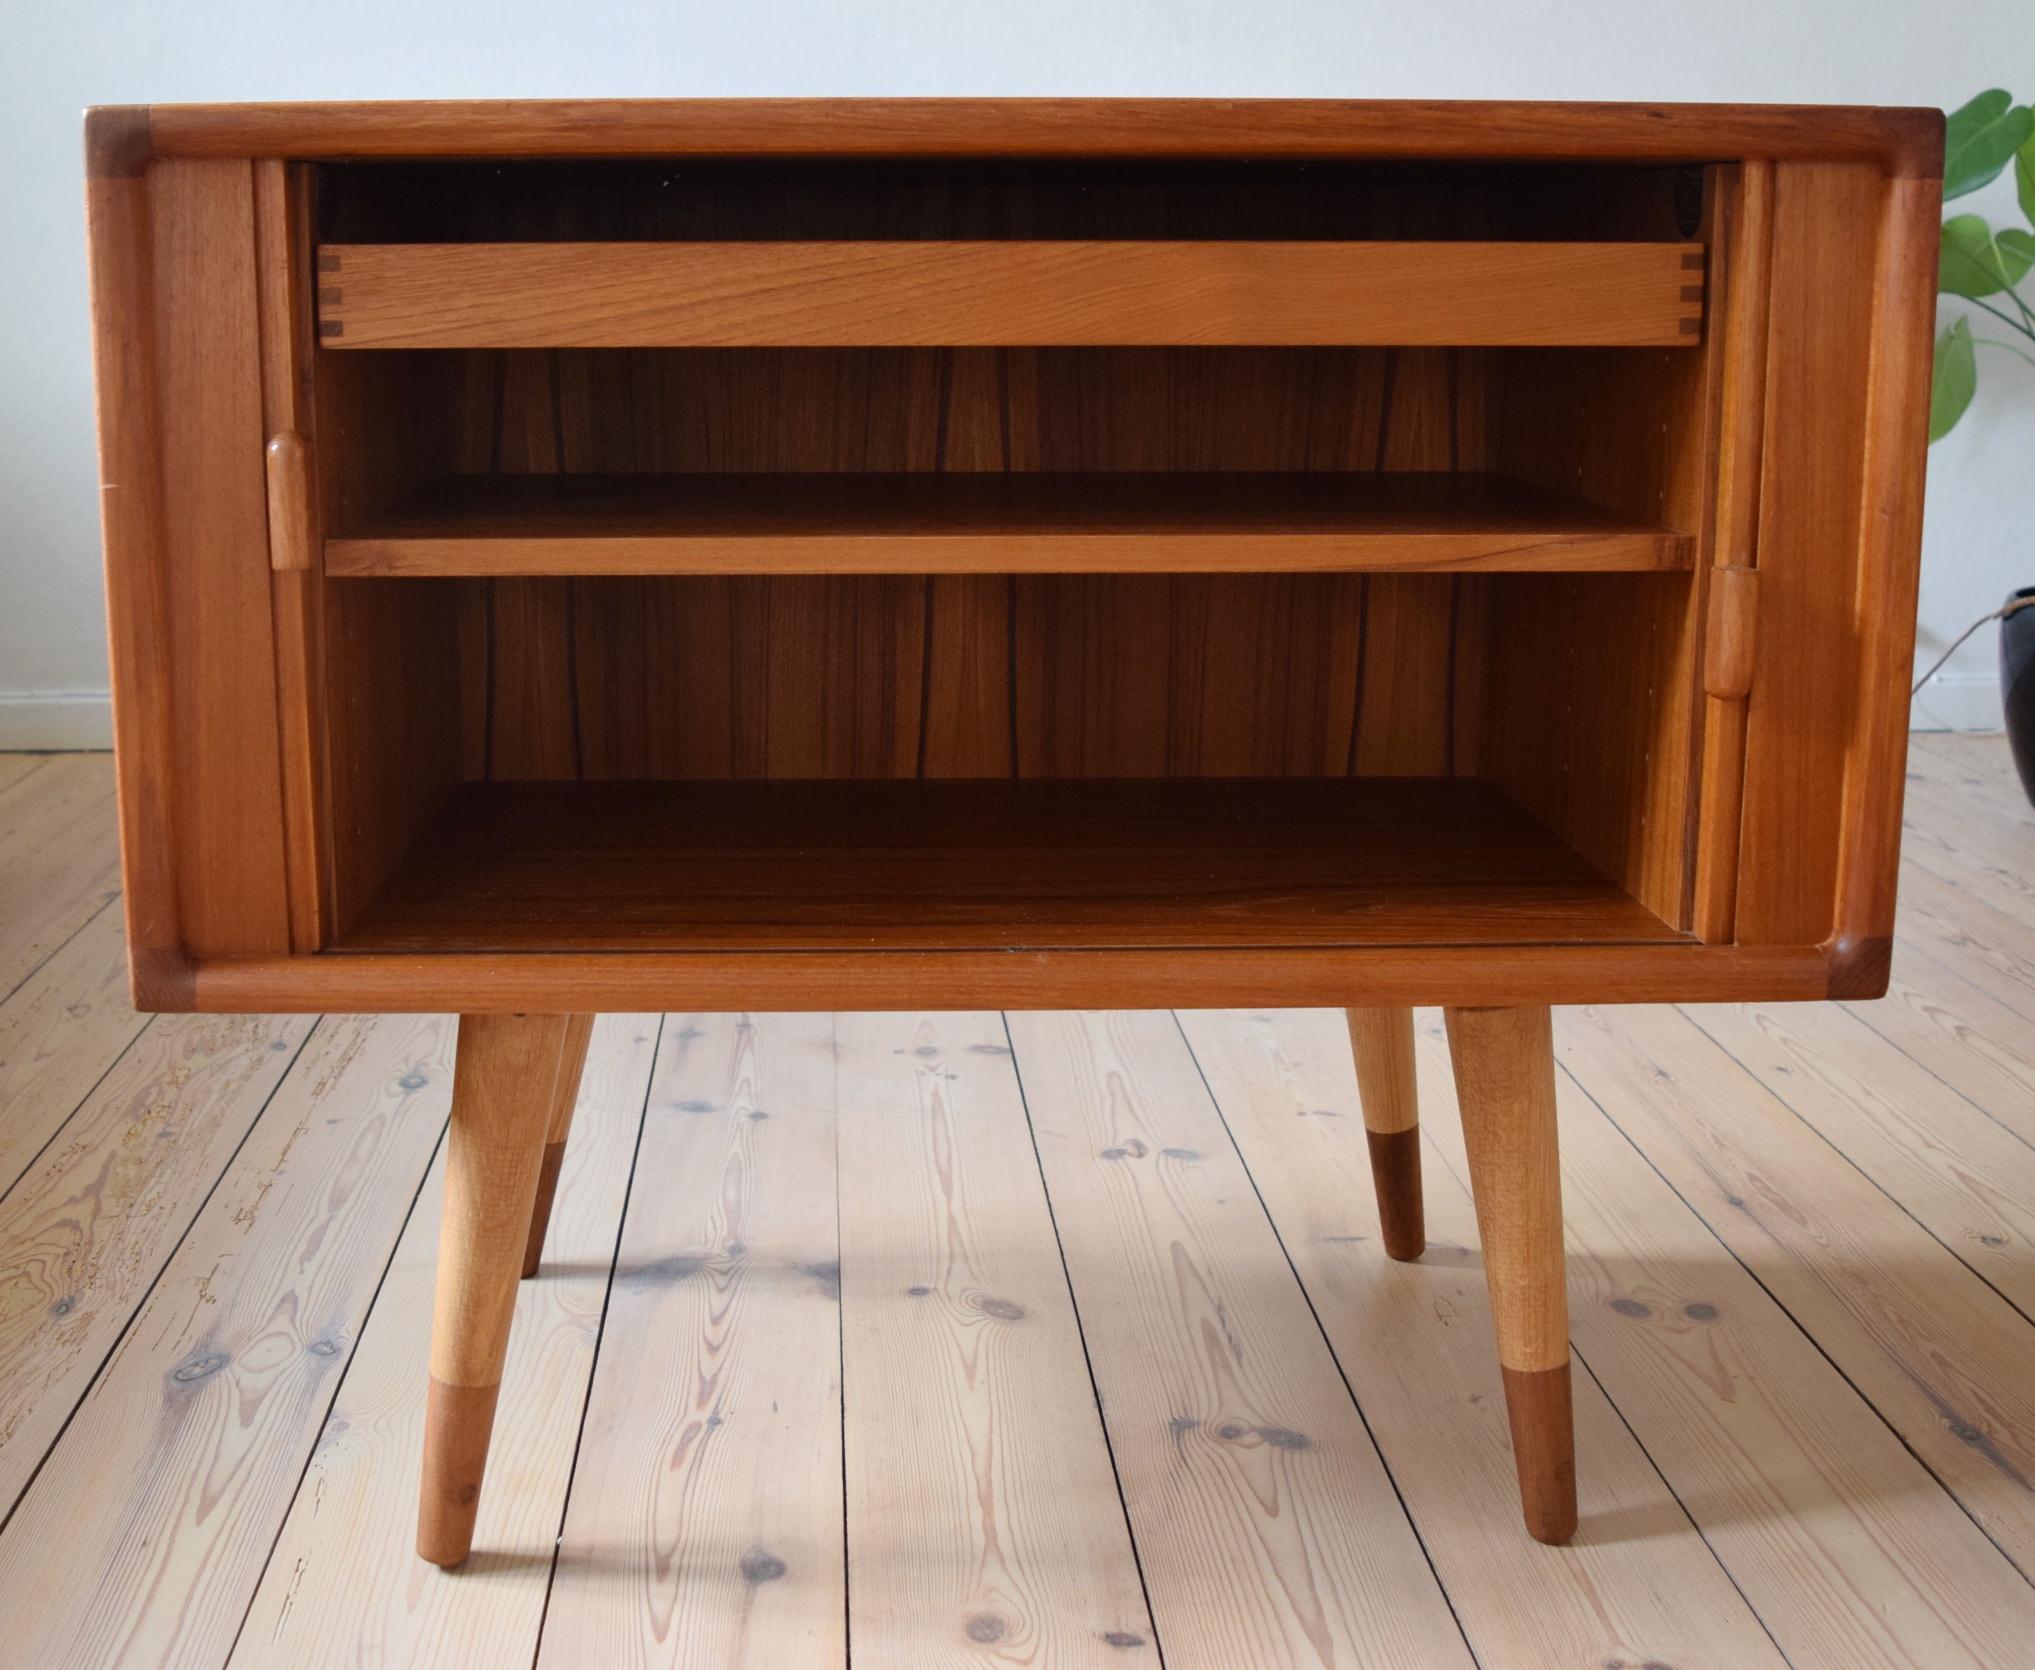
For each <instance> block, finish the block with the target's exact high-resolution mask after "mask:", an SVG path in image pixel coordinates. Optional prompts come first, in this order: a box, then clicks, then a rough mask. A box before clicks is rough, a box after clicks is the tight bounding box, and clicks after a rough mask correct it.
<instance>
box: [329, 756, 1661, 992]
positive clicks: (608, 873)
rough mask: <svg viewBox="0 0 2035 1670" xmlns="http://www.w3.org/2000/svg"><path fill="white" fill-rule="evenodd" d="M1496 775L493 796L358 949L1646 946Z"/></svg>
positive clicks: (455, 825) (383, 898) (448, 830)
mask: <svg viewBox="0 0 2035 1670" xmlns="http://www.w3.org/2000/svg"><path fill="white" fill-rule="evenodd" d="M1677 937H1678V936H1677V935H1675V934H1674V933H1673V932H1671V931H1670V930H1669V929H1668V928H1666V927H1665V926H1664V925H1662V924H1661V923H1660V922H1659V921H1658V920H1657V919H1656V918H1654V917H1653V916H1651V915H1650V914H1648V913H1647V912H1646V911H1644V910H1642V909H1641V908H1640V907H1639V906H1638V905H1636V904H1634V903H1633V902H1632V900H1630V899H1629V898H1627V897H1626V896H1625V895H1624V894H1623V893H1621V892H1620V891H1619V890H1618V889H1617V888H1616V887H1615V886H1613V885H1612V884H1611V883H1610V882H1608V881H1606V880H1605V879H1604V878H1603V877H1601V876H1599V875H1597V874H1596V873H1595V872H1594V871H1592V870H1591V869H1590V867H1589V866H1588V865H1587V864H1584V863H1583V862H1581V861H1580V860H1579V859H1577V858H1576V857H1575V856H1574V854H1572V853H1570V852H1569V851H1568V850H1567V849H1566V848H1565V847H1563V846H1562V845H1561V843H1559V842H1558V841H1555V840H1553V839H1552V838H1551V837H1549V836H1548V835H1547V834H1546V832H1545V831H1543V830H1542V829H1541V828H1540V827H1539V826H1538V825H1537V824H1535V823H1533V821H1532V820H1531V819H1528V818H1524V817H1521V816H1520V815H1519V814H1518V813H1517V812H1516V810H1515V809H1514V808H1512V807H1511V806H1510V805H1509V803H1508V802H1506V800H1505V799H1504V797H1503V796H1502V795H1498V794H1496V793H1494V792H1493V791H1491V790H1489V789H1488V788H1486V787H1485V786H1484V785H1482V784H1479V783H1472V782H1467V781H1463V782H1450V781H1442V780H1417V779H1406V780H1399V781H1390V782H1387V781H1365V782H1334V781H1307V780H1300V779H1296V780H1291V781H1250V780H1241V779H1239V780H1231V781H1209V782H1206V783H1189V782H1184V781H1155V782H1150V783H1135V782H1128V781H1117V782H1090V783H1081V784H1067V783H1016V782H1008V783H994V782H950V783H938V784H935V783H922V782H904V783H868V784H847V783H833V784H825V783H809V782H808V783H792V782H783V783H743V784H713V785H707V784H699V785H689V786H680V785H675V784H664V785H657V784H652V785H644V784H611V785H602V786H600V787H598V788H594V787H588V786H571V785H556V784H528V783H526V784H515V785H499V784H498V785H490V786H486V787H481V786H472V787H469V788H467V789H466V790H464V791H462V792H461V794H460V795H459V796H458V797H457V798H456V799H455V800H454V801H453V803H452V805H451V807H450V809H449V812H448V816H447V817H446V819H445V820H444V821H443V822H441V823H440V824H438V825H436V826H434V828H433V829H432V830H431V831H430V832H429V833H427V835H426V836H425V837H424V839H423V840H422V841H421V842H420V843H419V844H418V846H417V848H416V849H415V850H414V851H413V853H412V854H411V856H410V857H409V858H408V859H407V860H405V862H404V864H403V865H402V867H401V868H399V869H398V871H397V872H396V874H395V876H394V877H392V878H391V881H390V883H389V885H388V886H387V887H386V888H385V889H384V890H383V891H382V892H381V893H380V894H379V895H377V897H376V898H375V900H374V902H373V903H372V904H371V905H370V906H369V907H368V908H367V910H366V911H365V912H364V913H363V915H362V917H361V920H360V921H359V923H358V924H357V925H356V926H355V928H354V929H353V931H352V932H351V933H349V934H348V935H347V936H346V937H345V938H344V939H343V940H342V941H341V942H340V943H341V946H342V947H343V948H344V949H345V950H347V951H349V952H351V951H399V950H400V951H434V952H445V951H467V952H473V951H486V950H532V949H542V950H550V951H557V950H564V949H573V950H585V951H595V950H689V951H708V950H743V951H770V950H786V949H799V950H821V949H829V948H838V949H847V948H867V949H891V950H898V949H914V950H930V949H983V948H1000V949H1030V948H1033V947H1041V948H1045V947H1069V948H1071V947H1121V946H1169V947H1185V946H1197V945H1199V946H1208V945H1229V946H1240V947H1241V946H1266V945H1270V946H1284V945H1292V946H1322V945H1349V944H1373V945H1379V944H1385V945H1449V944H1493V943H1504V942H1511V943H1514V944H1550V943H1560V942H1567V943H1571V944H1587V943H1593V942H1594V943H1599V944H1634V943H1638V944H1644V943H1649V942H1651V943H1672V942H1674V941H1675V940H1676V939H1677Z"/></svg>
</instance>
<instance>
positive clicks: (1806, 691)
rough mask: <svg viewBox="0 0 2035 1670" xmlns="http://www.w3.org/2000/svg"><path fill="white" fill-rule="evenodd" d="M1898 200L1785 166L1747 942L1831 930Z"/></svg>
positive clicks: (1875, 186) (1840, 170) (1856, 721)
mask: <svg viewBox="0 0 2035 1670" xmlns="http://www.w3.org/2000/svg"><path fill="white" fill-rule="evenodd" d="M1885 197H1886V184H1885V181H1884V180H1883V179H1882V177H1881V176H1880V174H1879V172H1878V171H1877V170H1876V169H1874V168H1872V167H1870V166H1864V165H1855V164H1848V163H1787V164H1782V165H1780V166H1778V167H1777V168H1776V169H1775V171H1774V219H1773V225H1774V236H1773V276H1772V287H1771V291H1770V309H1769V322H1768V347H1767V383H1766V416H1765V438H1764V441H1763V444H1762V449H1761V451H1762V472H1761V485H1760V509H1759V553H1758V554H1759V572H1760V599H1759V613H1760V619H1759V638H1758V646H1757V659H1756V662H1755V665H1754V669H1753V679H1752V692H1751V695H1750V697H1749V699H1748V701H1747V704H1746V751H1745V790H1744V809H1743V814H1742V831H1741V844H1740V856H1739V878H1738V911H1737V935H1738V938H1739V940H1740V941H1741V942H1744V943H1752V944H1798V945H1816V944H1821V943H1822V942H1823V941H1824V940H1825V939H1827V938H1828V937H1829V936H1830V934H1831V931H1832V924H1833V920H1834V910H1835V903H1836V891H1837V869H1838V845H1839V840H1840V837H1841V833H1842V824H1843V819H1844V816H1845V801H1844V786H1845V785H1844V778H1845V760H1846V758H1847V756H1848V754H1849V753H1850V751H1851V749H1852V747H1853V745H1854V743H1855V741H1856V739H1857V738H1858V736H1859V735H1860V728H1861V724H1862V715H1861V711H1860V696H1861V691H1860V677H1861V672H1862V662H1861V655H1860V625H1859V602H1860V599H1859V596H1858V586H1859V575H1860V556H1861V550H1860V545H1861V537H1860V536H1861V527H1860V507H1861V491H1862V487H1863V483H1864V470H1865V416H1866V412H1867V398H1868V386H1869V383H1870V378H1871V372H1872V366H1873V360H1874V356H1875V354H1876V353H1877V352H1881V351H1884V349H1885V347H1886V343H1885V342H1883V341H1876V340H1875V331H1874V268H1875V263H1876V260H1877V256H1878V246H1879V239H1878V237H1876V236H1875V233H1876V232H1877V231H1878V229H1879V228H1880V225H1881V217H1882V212H1883V208H1884V205H1885ZM1910 560H1911V561H1912V554H1911V556H1910ZM1911 607H1912V606H1911ZM1861 810H1863V808H1861ZM1886 810H1887V808H1876V809H1874V815H1879V814H1880V813H1881V812H1883V811H1886Z"/></svg>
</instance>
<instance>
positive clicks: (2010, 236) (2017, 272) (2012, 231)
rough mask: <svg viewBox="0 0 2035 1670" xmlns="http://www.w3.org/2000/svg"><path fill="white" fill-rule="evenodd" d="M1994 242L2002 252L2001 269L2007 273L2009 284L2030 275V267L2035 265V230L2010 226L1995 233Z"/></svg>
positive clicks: (2013, 283)
mask: <svg viewBox="0 0 2035 1670" xmlns="http://www.w3.org/2000/svg"><path fill="white" fill-rule="evenodd" d="M1993 244H1994V247H1995V248H1997V249H1998V250H1999V252H2000V271H2002V272H2003V273H2005V274H2006V275H2007V282H2008V284H2009V285H2015V284H2019V283H2020V282H2021V280H2022V279H2024V278H2026V277H2027V276H2028V269H2029V268H2030V267H2035V232H2024V231H2022V230H2021V228H2020V227H2018V226H2009V227H2008V228H2007V229H2006V230H2005V231H2003V232H1998V233H1995V234H1994V235H1993Z"/></svg>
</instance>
